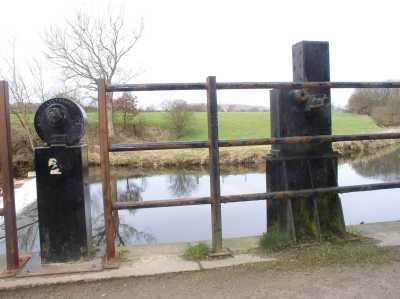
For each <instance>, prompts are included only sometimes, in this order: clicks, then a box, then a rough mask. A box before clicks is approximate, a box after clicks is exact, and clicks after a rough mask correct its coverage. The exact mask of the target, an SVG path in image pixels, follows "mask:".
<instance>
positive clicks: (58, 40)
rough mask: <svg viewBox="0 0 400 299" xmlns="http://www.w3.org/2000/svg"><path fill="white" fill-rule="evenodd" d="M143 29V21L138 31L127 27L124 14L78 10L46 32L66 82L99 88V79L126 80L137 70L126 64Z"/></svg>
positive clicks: (51, 53) (52, 57) (50, 52)
mask: <svg viewBox="0 0 400 299" xmlns="http://www.w3.org/2000/svg"><path fill="white" fill-rule="evenodd" d="M142 32H143V22H142V21H141V22H140V24H139V26H138V28H136V30H132V29H131V28H128V27H127V26H126V24H125V20H124V17H123V15H122V13H120V14H118V15H116V16H115V15H110V16H108V17H93V16H90V15H88V14H85V13H82V12H78V13H77V14H76V15H75V16H74V17H73V18H72V19H70V20H67V21H66V24H65V26H63V27H62V28H61V27H56V28H51V29H49V30H48V31H47V32H46V33H45V43H46V45H47V48H48V49H47V52H46V55H47V58H48V59H49V60H50V61H52V62H54V63H55V64H56V65H57V66H58V67H59V68H60V69H61V70H62V72H63V75H64V77H65V79H66V81H71V80H72V81H73V82H74V83H75V84H76V85H77V86H79V87H80V88H83V89H85V90H87V91H89V92H90V91H96V90H97V86H96V80H97V79H105V80H107V81H110V82H113V83H124V82H127V81H129V80H131V79H132V78H134V77H135V76H136V75H137V74H138V73H137V72H134V71H133V70H132V69H130V68H126V67H123V63H124V59H125V58H127V56H128V54H129V53H131V51H132V49H133V48H134V46H135V45H136V44H137V42H138V40H139V39H140V37H141V35H142ZM108 102H109V105H108V112H109V123H108V127H109V132H110V135H113V134H114V127H113V124H112V95H111V96H110V98H109V101H108Z"/></svg>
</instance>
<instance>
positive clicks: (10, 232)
mask: <svg viewBox="0 0 400 299" xmlns="http://www.w3.org/2000/svg"><path fill="white" fill-rule="evenodd" d="M8 105H9V95H8V84H7V82H5V81H0V161H1V162H0V164H1V172H2V179H3V203H4V210H3V211H4V223H5V229H6V256H7V270H8V271H12V270H16V269H18V267H19V255H18V239H17V223H16V216H15V198H14V176H13V166H12V151H11V124H10V114H9V108H8Z"/></svg>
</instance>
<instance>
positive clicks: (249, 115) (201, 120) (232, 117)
mask: <svg viewBox="0 0 400 299" xmlns="http://www.w3.org/2000/svg"><path fill="white" fill-rule="evenodd" d="M166 113H167V112H142V113H140V114H139V115H138V116H137V117H136V120H135V121H141V122H143V123H144V124H145V125H147V126H153V127H160V128H162V129H165V130H168V122H167V120H166ZM87 115H88V122H89V126H91V127H92V126H95V125H96V124H97V122H98V119H97V113H96V112H89V113H88V114H87ZM31 118H32V123H33V115H32V117H31ZM11 119H12V121H13V122H14V123H16V119H15V116H14V115H12V117H11ZM114 123H115V124H122V115H121V114H119V113H115V114H114ZM218 127H219V138H220V139H239V138H266V137H270V130H271V129H270V113H269V112H220V113H218ZM332 128H333V133H334V134H352V133H361V132H370V131H374V130H378V129H379V127H378V126H377V125H376V124H375V123H374V121H373V120H372V119H371V118H370V117H368V116H364V115H356V114H351V113H343V112H341V113H333V114H332ZM206 139H207V114H206V113H205V112H195V113H194V114H193V121H192V123H191V128H190V130H189V131H188V134H186V135H185V136H183V137H182V138H181V140H206Z"/></svg>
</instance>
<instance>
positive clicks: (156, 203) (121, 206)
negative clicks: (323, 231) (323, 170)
mask: <svg viewBox="0 0 400 299" xmlns="http://www.w3.org/2000/svg"><path fill="white" fill-rule="evenodd" d="M393 188H400V181H394V182H388V183H377V184H365V185H351V186H341V187H326V188H315V189H303V190H289V191H281V192H267V193H253V194H241V195H226V196H221V197H220V198H221V203H234V202H246V201H256V200H283V199H285V198H287V199H291V200H293V199H295V198H299V197H307V196H310V195H317V194H325V193H332V192H333V193H352V192H362V191H374V190H383V189H393ZM210 203H211V201H210V198H209V197H198V198H181V199H172V200H146V201H144V202H129V201H126V202H121V201H119V202H114V203H113V209H114V210H133V209H146V208H160V207H176V206H193V205H204V204H210Z"/></svg>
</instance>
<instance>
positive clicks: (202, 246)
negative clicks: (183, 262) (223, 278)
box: [183, 242, 210, 261]
mask: <svg viewBox="0 0 400 299" xmlns="http://www.w3.org/2000/svg"><path fill="white" fill-rule="evenodd" d="M209 252H210V248H209V247H208V245H207V244H206V243H202V242H200V243H197V244H194V245H192V244H189V245H188V247H186V250H185V253H184V255H183V257H184V258H185V259H187V260H191V261H199V260H204V259H206V258H207V256H208V253H209Z"/></svg>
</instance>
